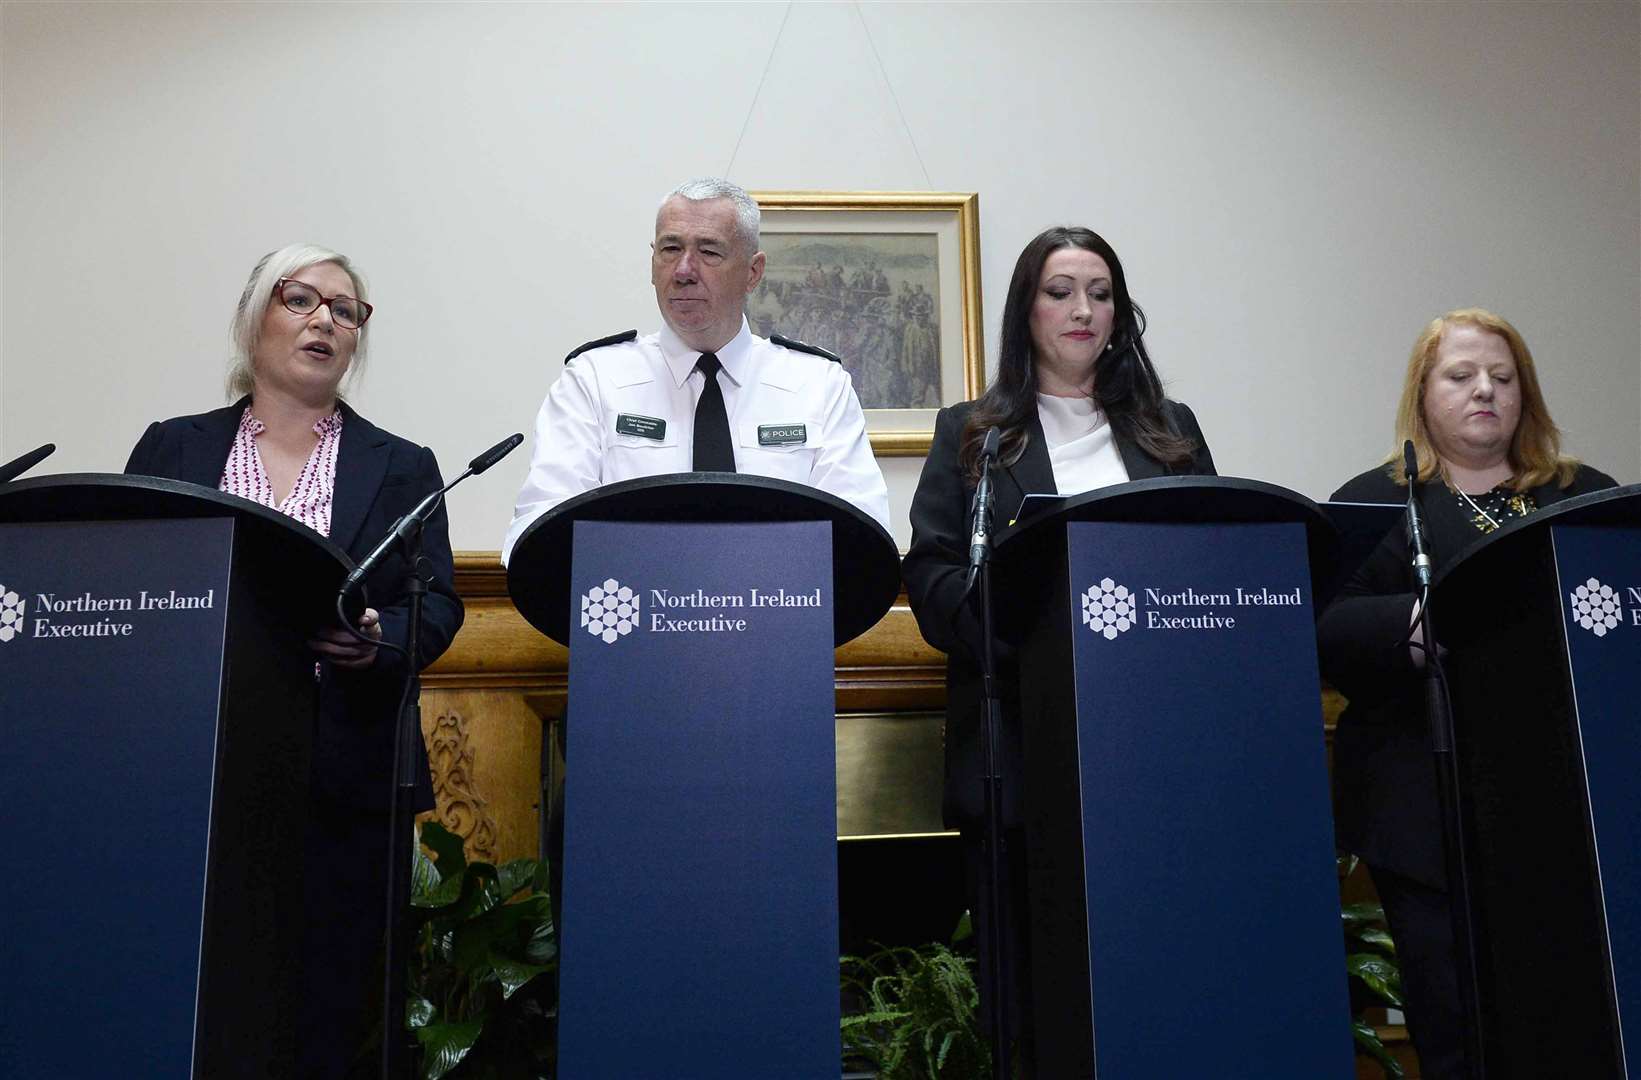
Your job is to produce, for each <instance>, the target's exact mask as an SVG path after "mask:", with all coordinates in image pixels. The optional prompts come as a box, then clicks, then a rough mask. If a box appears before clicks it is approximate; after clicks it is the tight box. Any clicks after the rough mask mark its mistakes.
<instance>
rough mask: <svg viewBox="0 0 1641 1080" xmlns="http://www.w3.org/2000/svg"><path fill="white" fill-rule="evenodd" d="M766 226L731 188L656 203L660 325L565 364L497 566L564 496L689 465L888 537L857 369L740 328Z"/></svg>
mask: <svg viewBox="0 0 1641 1080" xmlns="http://www.w3.org/2000/svg"><path fill="white" fill-rule="evenodd" d="M760 217H761V214H760V213H759V210H758V204H757V202H756V201H754V200H753V198H752V196H750V195H748V194H747V193H746V192H745V191H744V190H742V189H741V188H739V187H737V186H736V185H734V184H731V183H729V182H728V181H726V180H692V181H690V182H689V183H686V184H682V185H680V186H679V187H677V188H676V189H674V190H673V191H672V192H671V193H670V194H669V195H668V196H667V197H666V199H664V200H663V201H662V203H661V209H660V211H659V212H658V213H657V214H656V216H655V242H654V243H653V244H652V245H651V250H652V255H651V258H650V282H651V283H652V284H653V285H654V286H655V299H656V302H657V303H658V304H659V305H660V308H661V318H662V321H663V322H664V323H665V324H666V325H665V326H663V327H662V328H661V330H660V332H659V333H654V334H648V335H646V336H644V337H638V335H637V332H636V331H630V330H629V331H628V332H627V333H625V334H618V335H615V336H614V337H610V338H604V339H602V340H599V341H593V342H589V343H588V344H586V345H583V346H581V348H579V349H577V350H575V351H574V352H572V353H571V354H570V355H569V357H568V358H567V359H566V360H565V363H564V373H563V374H562V375H560V376H559V379H558V381H557V382H556V383H554V384H553V387H552V389H551V390H549V391H548V392H547V400H546V401H544V402H543V403H542V406H541V412H540V413H539V414H538V415H537V417H536V432H535V440H536V441H535V448H534V451H533V456H532V458H531V461H530V475H529V476H528V477H526V478H525V481H524V486H523V487H522V488H521V489H520V490H519V495H518V503H517V505H516V506H515V507H514V509H513V523H512V525H511V526H510V527H509V528H508V530H507V538H506V540H505V541H504V542H503V544H502V552H501V558H502V562H504V563H505V562H507V561H508V560H509V559H510V558H511V557H512V551H513V545H514V544H515V543H517V542H518V538H519V537H520V536H521V535H523V533H524V530H525V529H526V528H527V527H528V526H529V525H530V523H531V522H532V521H534V520H535V519H536V518H538V517H540V516H541V515H542V514H544V513H546V512H547V511H548V510H551V509H552V508H553V507H554V506H557V505H558V504H559V503H561V502H563V501H564V500H565V499H568V498H570V497H571V496H574V495H579V494H580V493H581V492H584V491H588V490H591V489H592V488H595V487H599V486H600V485H603V484H611V483H614V482H616V481H618V480H630V479H633V478H634V477H640V476H655V475H658V474H660V473H680V472H690V471H692V470H694V471H705V470H715V469H716V470H723V471H729V470H733V471H735V472H741V473H752V474H756V475H759V476H771V477H776V478H778V479H781V480H791V481H795V482H797V483H800V484H809V485H811V486H813V487H817V488H820V489H821V490H822V491H826V492H830V493H831V494H833V495H836V496H838V497H839V498H841V499H843V500H845V501H847V502H849V503H852V504H853V505H855V506H857V507H859V508H860V509H861V510H863V511H865V512H866V513H867V514H870V515H871V516H872V517H873V518H875V519H876V520H877V521H878V523H879V524H881V525H882V526H883V527H884V528H885V529H887V528H888V527H889V492H888V488H887V487H886V486H885V485H884V483H883V474H882V472H880V471H879V470H878V466H877V460H876V459H875V458H874V457H873V456H872V448H871V444H870V443H869V442H868V441H867V438H866V418H865V415H864V414H863V413H862V412H861V409H860V401H859V399H857V398H856V397H855V390H854V386H853V384H852V383H851V382H850V379H849V374H848V372H846V371H844V369H843V365H842V364H840V363H838V362H837V361H836V358H835V357H833V356H832V355H831V354H830V353H827V352H825V351H824V350H820V349H815V348H814V347H812V346H808V345H803V344H801V343H799V342H793V341H788V340H786V339H784V338H781V337H779V336H778V335H777V336H776V337H775V338H774V339H773V340H769V339H765V338H761V337H756V336H754V335H753V333H752V331H751V329H750V327H749V326H748V325H747V321H746V314H745V307H746V298H747V296H748V295H749V294H750V293H751V292H752V290H753V289H755V288H757V285H758V282H759V281H761V280H762V279H763V273H764V253H763V252H762V251H760V250H758V226H759V221H760ZM709 372H710V374H709ZM709 379H712V380H713V384H709V382H708V380H709ZM714 384H715V385H714ZM726 420H727V431H726V423H725V421H726Z"/></svg>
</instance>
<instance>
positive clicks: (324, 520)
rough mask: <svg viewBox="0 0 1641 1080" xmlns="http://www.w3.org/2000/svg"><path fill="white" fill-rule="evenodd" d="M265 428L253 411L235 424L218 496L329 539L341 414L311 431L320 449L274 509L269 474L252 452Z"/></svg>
mask: <svg viewBox="0 0 1641 1080" xmlns="http://www.w3.org/2000/svg"><path fill="white" fill-rule="evenodd" d="M265 430H266V428H265V427H264V426H263V423H262V421H260V420H258V419H257V418H256V417H254V416H252V415H251V406H249V405H247V406H245V412H244V413H243V414H242V415H241V416H240V418H239V431H237V432H236V433H235V434H234V446H233V449H231V450H229V451H228V463H227V464H226V465H224V466H223V467H222V482H221V483H219V484H218V485H217V490H219V491H225V492H227V493H228V494H229V495H238V496H239V497H240V498H242V499H250V500H251V501H252V502H257V503H261V504H262V505H263V506H269V507H273V509H275V510H278V511H279V512H280V513H281V514H284V515H285V516H286V517H292V518H295V519H296V520H297V521H300V522H301V523H302V524H304V525H306V526H307V527H308V528H310V529H312V530H313V531H314V532H316V533H318V534H319V535H321V536H329V535H330V511H331V500H332V499H333V498H334V497H335V495H336V451H337V450H338V448H340V446H341V444H342V413H341V410H337V411H336V412H333V413H331V414H330V415H329V416H327V417H325V418H324V419H323V420H321V421H319V422H318V423H317V424H315V425H313V431H314V434H316V435H318V436H319V445H317V446H315V447H314V448H313V453H311V454H309V455H308V461H307V464H305V465H303V466H302V473H301V475H299V476H298V477H297V478H296V483H295V484H294V485H293V486H292V487H291V493H290V494H289V495H287V496H285V501H284V502H282V503H280V504H278V505H277V506H275V505H274V500H273V484H272V483H270V482H269V480H268V471H267V469H265V468H263V466H262V455H261V454H260V453H258V452H257V449H256V437H257V436H258V435H260V434H262V432H263V431H265Z"/></svg>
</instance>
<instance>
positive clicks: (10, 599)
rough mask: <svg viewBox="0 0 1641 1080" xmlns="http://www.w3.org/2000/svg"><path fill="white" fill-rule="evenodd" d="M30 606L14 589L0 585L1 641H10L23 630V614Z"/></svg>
mask: <svg viewBox="0 0 1641 1080" xmlns="http://www.w3.org/2000/svg"><path fill="white" fill-rule="evenodd" d="M27 607H28V601H27V600H24V599H23V598H22V597H21V596H19V595H18V594H17V592H16V591H15V590H13V589H8V588H6V587H5V586H4V585H0V643H4V642H8V641H10V640H11V639H12V638H14V637H17V636H19V635H20V634H22V632H23V615H24V611H25V609H26V608H27Z"/></svg>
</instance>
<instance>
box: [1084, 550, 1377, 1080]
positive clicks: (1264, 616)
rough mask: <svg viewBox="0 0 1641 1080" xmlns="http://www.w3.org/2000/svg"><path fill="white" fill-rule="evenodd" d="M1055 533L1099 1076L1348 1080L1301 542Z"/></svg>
mask: <svg viewBox="0 0 1641 1080" xmlns="http://www.w3.org/2000/svg"><path fill="white" fill-rule="evenodd" d="M1067 533H1068V544H1069V552H1068V558H1069V567H1070V588H1071V611H1072V615H1073V621H1074V623H1075V626H1074V629H1073V630H1072V633H1073V634H1074V644H1073V649H1072V651H1073V657H1074V662H1075V667H1076V700H1077V738H1078V746H1077V755H1078V758H1079V765H1080V770H1081V781H1082V800H1083V801H1082V818H1083V844H1084V848H1083V854H1084V865H1083V871H1084V876H1085V878H1086V888H1087V905H1088V907H1087V917H1088V941H1089V966H1090V982H1091V987H1088V988H1084V989H1083V992H1085V993H1091V994H1092V1015H1093V1021H1094V1023H1093V1027H1094V1056H1095V1063H1096V1071H1097V1074H1098V1075H1099V1076H1100V1077H1113V1078H1124V1077H1136V1076H1144V1077H1158V1078H1172V1077H1181V1078H1184V1077H1202V1076H1213V1075H1219V1074H1222V1073H1224V1072H1225V1070H1226V1068H1227V1063H1232V1064H1231V1065H1230V1068H1231V1070H1232V1071H1233V1072H1235V1073H1237V1074H1238V1075H1246V1076H1271V1077H1306V1078H1308V1080H1314V1078H1321V1077H1350V1076H1354V1075H1355V1073H1354V1064H1353V1052H1352V1049H1351V1037H1350V1030H1349V1020H1350V1008H1349V1004H1348V1001H1347V994H1346V978H1345V972H1344V962H1343V961H1344V957H1343V951H1342V947H1341V938H1340V924H1339V892H1338V884H1337V874H1336V871H1335V866H1334V847H1333V830H1332V817H1331V813H1330V810H1329V805H1328V779H1327V768H1326V763H1325V758H1324V752H1325V750H1324V742H1323V733H1322V725H1321V716H1320V715H1319V713H1318V709H1317V702H1318V701H1319V699H1320V696H1321V691H1320V685H1319V678H1318V675H1317V667H1316V644H1315V632H1314V612H1313V610H1312V598H1311V594H1310V593H1311V590H1310V575H1309V570H1308V566H1307V560H1306V549H1305V531H1304V527H1303V526H1301V525H1287V524H1258V525H1254V524H1248V525H1218V526H1214V525H1178V524H1168V525H1145V524H1114V523H1076V524H1071V525H1069V526H1068V527H1067ZM1067 992H1068V993H1069V992H1071V988H1070V987H1068V988H1067Z"/></svg>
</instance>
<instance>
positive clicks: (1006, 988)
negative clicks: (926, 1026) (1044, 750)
mask: <svg viewBox="0 0 1641 1080" xmlns="http://www.w3.org/2000/svg"><path fill="white" fill-rule="evenodd" d="M996 456H997V429H996V428H993V429H991V431H990V432H988V433H987V438H986V441H985V444H984V446H983V448H982V450H981V452H980V483H979V485H978V486H977V487H976V488H975V492H974V530H973V534H972V539H971V541H970V548H969V559H970V567H969V580H968V584H967V588H966V589H965V592H967V593H969V594H970V595H972V591H973V589H974V586H975V585H976V584H977V583H978V585H979V586H980V678H981V687H982V694H981V713H980V738H981V744H982V746H983V747H984V754H985V769H986V776H985V787H986V820H985V832H984V840H983V845H982V846H983V849H984V852H985V855H984V858H985V865H986V884H985V888H986V917H985V919H984V920H982V924H981V927H980V950H981V963H982V964H983V965H987V964H988V963H989V967H990V970H991V972H992V982H993V986H992V993H991V995H990V998H991V1000H990V1001H989V1002H988V1006H989V1007H988V1008H987V1010H986V1012H987V1016H986V1021H987V1023H986V1026H987V1029H988V1031H989V1032H990V1034H991V1043H992V1056H991V1061H992V1070H991V1074H992V1077H993V1078H994V1080H1010V1077H1011V1076H1012V1075H1013V1073H1012V1070H1011V1063H1010V1060H1009V1058H1010V1050H1011V1049H1012V1048H1011V1046H1010V1044H1009V1024H1008V998H1009V995H1010V994H1011V993H1012V990H1013V985H1014V983H1013V979H1012V978H1011V973H1010V971H1009V970H1008V968H1009V956H1008V950H1007V949H1005V948H1004V947H1003V848H1004V839H1003V777H1002V770H1001V769H1000V768H999V765H998V762H999V759H1000V758H1001V756H1002V754H1001V752H1000V748H999V743H998V740H999V738H1000V737H1001V734H1000V733H1001V731H1002V727H1003V702H1002V698H1001V697H1000V696H999V695H998V692H997V657H996V651H995V648H994V644H993V625H994V622H993V614H992V602H991V522H992V501H993V493H992V481H991V473H992V468H993V466H994V459H995V458H996Z"/></svg>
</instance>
